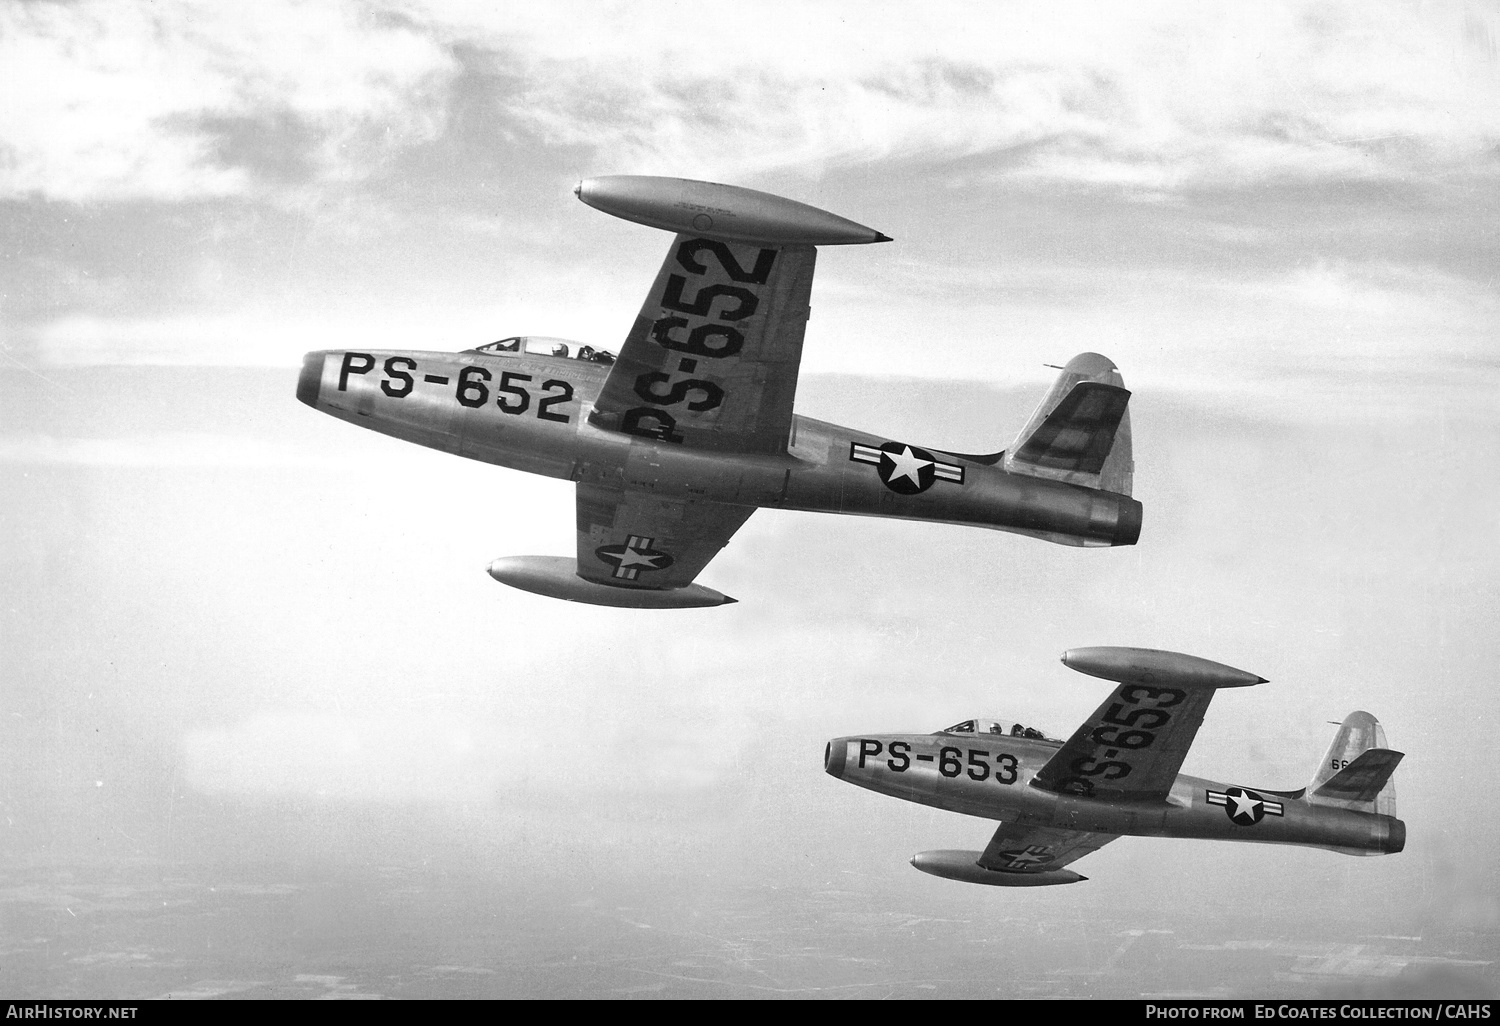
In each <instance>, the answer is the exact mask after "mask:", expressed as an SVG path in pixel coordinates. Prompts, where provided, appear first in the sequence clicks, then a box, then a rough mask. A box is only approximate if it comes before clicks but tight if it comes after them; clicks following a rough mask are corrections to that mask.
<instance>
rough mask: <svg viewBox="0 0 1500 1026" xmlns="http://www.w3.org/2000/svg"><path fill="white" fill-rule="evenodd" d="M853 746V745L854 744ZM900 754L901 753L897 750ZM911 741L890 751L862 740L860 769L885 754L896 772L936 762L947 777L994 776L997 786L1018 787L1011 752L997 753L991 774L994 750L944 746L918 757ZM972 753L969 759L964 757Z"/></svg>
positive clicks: (980, 778)
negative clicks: (866, 761) (867, 762)
mask: <svg viewBox="0 0 1500 1026" xmlns="http://www.w3.org/2000/svg"><path fill="white" fill-rule="evenodd" d="M851 745H852V742H851ZM898 748H899V749H900V751H897V749H898ZM911 748H912V746H911V742H910V741H892V742H891V746H890V748H889V749H887V748H886V747H885V745H884V744H883V743H882V742H880V741H877V740H875V739H873V738H860V739H859V755H858V759H859V768H860V769H864V767H865V759H867V758H874V757H876V756H879V755H880V754H881V753H882V752H884V753H885V754H887V755H889V756H890V758H888V759H886V760H885V765H886V768H887V769H889V770H890V771H891V772H893V773H905V772H906V771H907V770H908V769H910V768H911V763H912V759H913V758H915V759H916V760H917V761H918V762H930V763H935V764H936V766H937V771H938V772H939V773H941V774H942V775H943V776H945V777H949V778H952V777H956V776H958V775H959V774H962V773H967V775H968V777H969V779H970V780H981V781H982V780H989V779H991V778H992V777H993V779H994V781H995V782H996V783H997V784H1014V783H1015V782H1016V777H1017V774H1016V766H1017V762H1016V757H1015V756H1014V755H1011V754H1010V753H1009V752H997V753H995V763H996V769H995V772H994V773H993V774H991V773H990V762H989V760H990V751H989V749H987V748H968V749H964V748H955V747H954V746H952V745H943V746H942V747H940V748H939V749H938V751H937V754H936V755H934V754H933V753H931V752H918V753H917V754H916V755H915V756H913V755H912V754H911ZM965 752H967V753H968V760H967V761H965V760H964V759H963V758H962V757H963V755H964V754H965Z"/></svg>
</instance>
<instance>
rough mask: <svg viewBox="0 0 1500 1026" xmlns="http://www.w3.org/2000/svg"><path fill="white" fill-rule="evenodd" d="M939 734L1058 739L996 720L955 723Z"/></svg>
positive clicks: (1033, 728) (1044, 739) (1037, 739)
mask: <svg viewBox="0 0 1500 1026" xmlns="http://www.w3.org/2000/svg"><path fill="white" fill-rule="evenodd" d="M938 733H939V734H998V735H1000V736H1002V737H1024V738H1028V739H1030V740H1035V741H1057V740H1059V739H1058V738H1055V737H1048V736H1047V735H1046V734H1043V733H1042V732H1041V731H1040V730H1037V729H1036V728H1035V727H1027V726H1023V725H1021V724H1019V723H1011V724H1004V723H1000V722H999V721H997V720H964V721H963V722H962V723H955V724H954V725H953V726H951V727H944V728H943V729H942V730H940V731H938Z"/></svg>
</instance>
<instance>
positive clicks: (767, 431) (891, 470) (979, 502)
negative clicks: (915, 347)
mask: <svg viewBox="0 0 1500 1026" xmlns="http://www.w3.org/2000/svg"><path fill="white" fill-rule="evenodd" d="M576 192H577V195H578V197H579V198H580V199H582V200H583V201H584V202H585V203H587V204H589V205H590V206H594V207H596V208H598V209H600V210H604V211H606V212H608V213H611V214H614V215H616V216H619V217H624V218H626V219H628V220H632V221H636V222H638V223H641V224H648V225H652V226H654V227H659V228H665V229H667V230H669V231H672V232H674V233H675V238H674V239H673V240H672V243H671V246H670V248H669V249H668V252H667V256H666V259H665V261H664V262H663V264H662V265H661V268H660V270H659V271H658V273H657V276H656V279H655V280H654V282H653V284H652V286H651V288H650V291H649V292H648V293H647V296H646V300H645V302H644V303H643V305H642V306H641V307H640V312H639V314H638V315H637V316H636V318H635V321H634V322H633V324H632V325H631V327H630V328H629V330H628V331H627V332H626V334H625V341H624V343H623V345H622V346H621V347H620V351H619V355H618V357H614V356H613V355H612V354H609V353H606V352H596V351H594V350H593V349H592V348H591V347H587V346H579V345H578V343H569V342H566V341H565V340H562V339H543V338H541V337H538V336H513V337H510V338H507V339H503V340H501V341H500V342H494V343H489V344H487V345H482V346H479V347H477V348H474V349H467V350H464V351H462V352H458V353H439V352H426V351H377V350H372V349H365V348H360V349H350V350H329V351H324V352H315V353H309V354H307V356H306V357H305V358H304V361H303V367H302V375H301V377H300V379H299V380H298V383H297V397H298V398H299V399H300V400H301V401H302V402H304V403H306V404H308V405H309V406H312V407H314V408H316V409H318V410H321V411H322V412H324V413H328V414H331V415H332V416H335V417H338V418H340V419H342V420H346V421H348V422H350V423H353V424H358V425H359V426H361V427H365V428H369V429H371V430H375V431H380V432H383V433H385V434H389V435H392V436H394V437H396V438H400V439H403V440H405V441H409V442H415V443H417V444H420V445H426V446H430V447H432V448H435V449H441V450H443V451H445V452H450V453H454V454H456V455H459V456H464V457H467V458H469V459H475V460H480V461H483V462H486V463H491V464H495V465H498V466H502V467H510V468H513V469H518V470H524V471H529V472H531V473H536V474H542V475H545V476H548V477H554V478H562V479H565V480H571V481H573V482H574V483H575V484H576V486H577V492H576V508H577V534H576V548H575V555H574V557H572V558H568V557H560V556H512V557H505V558H502V559H497V560H495V561H494V562H493V563H491V564H490V568H489V571H490V575H491V576H492V577H494V578H495V579H496V580H498V581H501V582H503V583H506V584H510V585H513V586H515V587H518V588H523V589H525V590H528V591H534V592H538V593H541V594H544V595H550V596H552V597H555V598H563V599H569V600H573V601H579V602H592V603H596V604H601V605H614V606H628V607H648V608H684V607H691V606H712V605H721V604H724V603H727V602H731V601H733V600H732V599H730V598H728V597H727V596H725V595H723V594H721V593H719V592H717V591H714V590H712V589H710V588H707V587H704V586H703V585H700V584H696V583H694V582H695V578H696V577H697V575H698V573H699V572H701V571H702V570H703V568H704V567H705V566H706V565H707V564H708V562H709V561H710V560H711V559H713V557H714V556H715V554H717V552H718V551H719V549H720V548H722V547H723V545H724V544H726V543H727V542H728V541H729V539H730V538H731V537H732V536H733V534H734V532H735V531H737V530H738V529H739V527H740V526H741V525H742V524H743V523H744V522H745V520H746V519H747V518H748V517H749V516H750V515H751V513H752V512H753V511H754V510H755V509H758V508H761V507H775V508H780V509H796V510H807V511H811V512H826V513H844V514H851V515H856V516H878V517H891V518H896V519H907V520H930V521H935V522H938V523H948V524H961V525H969V526H976V527H986V528H992V529H996V530H1002V531H1009V532H1013V533H1017V534H1025V535H1029V536H1032V537H1035V538H1041V539H1045V540H1047V541H1052V542H1056V543H1059V544H1064V545H1078V546H1086V547H1108V546H1116V545H1133V544H1135V542H1136V539H1137V537H1138V536H1139V534H1140V527H1141V504H1140V503H1139V502H1138V501H1136V500H1135V499H1134V498H1132V497H1131V495H1130V491H1131V480H1132V472H1133V467H1134V464H1133V462H1132V456H1131V442H1130V424H1129V417H1128V412H1127V409H1126V405H1127V402H1128V399H1129V395H1130V393H1129V392H1128V391H1126V389H1125V387H1124V382H1123V379H1122V378H1121V377H1120V374H1119V372H1118V371H1117V369H1116V368H1115V365H1114V364H1113V363H1111V362H1110V361H1109V360H1108V359H1106V358H1105V357H1103V356H1100V355H1098V354H1096V353H1083V354H1080V355H1079V356H1076V357H1074V358H1073V359H1072V360H1071V361H1069V362H1068V364H1067V366H1066V367H1064V368H1063V371H1062V374H1061V375H1060V376H1059V377H1058V379H1057V381H1056V383H1055V384H1054V385H1053V387H1052V389H1051V390H1050V391H1049V392H1048V393H1047V394H1046V395H1045V396H1044V397H1043V399H1042V402H1041V405H1040V406H1039V407H1037V409H1036V411H1035V412H1034V413H1033V415H1032V417H1031V419H1030V420H1029V421H1028V422H1027V424H1026V426H1025V428H1023V429H1022V431H1021V433H1020V435H1019V436H1018V437H1017V438H1016V441H1015V444H1014V445H1013V446H1012V447H1011V448H1010V449H1009V450H1002V451H1000V452H994V453H987V454H979V455H963V454H955V453H951V452H943V451H940V450H938V449H935V448H932V447H930V446H925V447H924V446H919V445H916V444H912V443H908V442H905V441H897V440H893V439H889V438H885V437H881V436H879V435H875V434H870V433H866V432H860V431H854V430H851V429H848V428H844V427H840V426H838V425H835V424H829V423H826V422H823V421H818V420H813V419H811V418H808V417H803V416H800V415H797V414H795V413H794V412H793V409H792V403H793V398H794V396H795V392H796V385H797V375H798V369H799V366H800V361H801V356H802V344H803V335H804V331H805V327H806V323H807V319H808V316H809V313H810V310H811V305H810V296H811V290H812V280H813V273H814V268H815V265H816V255H817V247H820V246H830V245H850V244H862V243H873V242H888V241H890V240H889V239H888V238H887V237H886V236H884V235H882V234H880V233H879V232H876V231H874V230H873V229H870V228H866V227H864V226H863V225H859V224H856V223H854V222H853V221H849V220H847V219H845V218H841V217H838V216H837V215H834V214H830V213H828V212H827V211H823V210H818V209H816V208H813V207H809V206H806V205H805V204H800V203H796V202H794V201H792V200H788V199H784V198H782V197H778V196H770V195H768V194H765V193H758V192H754V191H752V190H748V189H740V188H735V187H733V186H725V185H715V184H712V183H705V182H690V181H685V180H681V179H660V178H645V177H638V176H617V177H612V178H598V179H589V180H586V181H584V182H581V183H579V186H578V188H577V190H576ZM542 343H545V344H543V345H542V346H541V348H540V349H538V348H536V345H537V344H542ZM631 539H651V543H650V546H649V551H650V555H646V554H645V550H642V549H640V548H638V547H634V546H635V545H636V543H635V542H632V541H631ZM622 561H623V565H622Z"/></svg>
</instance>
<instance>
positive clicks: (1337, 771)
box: [1307, 712, 1403, 816]
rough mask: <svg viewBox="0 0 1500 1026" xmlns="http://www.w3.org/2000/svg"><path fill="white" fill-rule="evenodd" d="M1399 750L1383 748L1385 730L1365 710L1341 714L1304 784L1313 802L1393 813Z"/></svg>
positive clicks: (1315, 803) (1394, 813) (1400, 756)
mask: <svg viewBox="0 0 1500 1026" xmlns="http://www.w3.org/2000/svg"><path fill="white" fill-rule="evenodd" d="M1402 758H1403V755H1402V753H1401V752H1393V751H1391V750H1390V749H1389V748H1387V747H1386V741H1385V729H1384V728H1383V727H1381V725H1380V721H1379V720H1377V719H1376V718H1375V717H1373V716H1371V715H1370V714H1369V713H1367V712H1352V713H1350V714H1349V715H1348V716H1346V717H1344V722H1343V723H1342V724H1340V726H1339V732H1338V733H1337V734H1335V735H1334V738H1333V744H1331V745H1329V746H1328V754H1327V755H1324V756H1323V761H1322V762H1321V763H1319V764H1318V769H1317V772H1316V773H1314V774H1313V778H1312V782H1311V783H1310V784H1308V785H1307V800H1308V801H1310V802H1312V803H1313V804H1314V805H1336V806H1339V807H1340V808H1346V809H1356V810H1358V811H1360V812H1378V813H1380V814H1381V815H1383V816H1395V815H1396V781H1395V779H1394V776H1393V775H1394V773H1395V772H1396V766H1397V765H1398V764H1399V763H1400V762H1401V760H1402Z"/></svg>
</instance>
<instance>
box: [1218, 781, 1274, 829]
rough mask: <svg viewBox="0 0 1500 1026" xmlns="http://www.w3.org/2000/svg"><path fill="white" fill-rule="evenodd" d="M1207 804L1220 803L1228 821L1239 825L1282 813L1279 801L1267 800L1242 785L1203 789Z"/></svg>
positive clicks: (1252, 824)
mask: <svg viewBox="0 0 1500 1026" xmlns="http://www.w3.org/2000/svg"><path fill="white" fill-rule="evenodd" d="M1204 793H1205V794H1206V795H1207V796H1208V804H1210V805H1220V806H1223V808H1224V814H1225V815H1226V816H1228V817H1229V819H1230V822H1233V823H1237V824H1239V825H1240V826H1254V825H1255V824H1257V823H1259V822H1260V821H1261V820H1263V819H1265V818H1266V817H1267V816H1280V815H1283V814H1284V811H1283V808H1282V805H1281V803H1280V802H1273V801H1269V800H1267V799H1265V798H1262V797H1261V796H1260V795H1258V794H1256V793H1255V792H1254V791H1248V790H1246V789H1245V788H1243V787H1231V788H1229V789H1227V790H1224V791H1205V792H1204Z"/></svg>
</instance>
